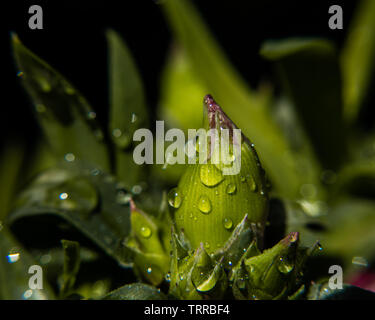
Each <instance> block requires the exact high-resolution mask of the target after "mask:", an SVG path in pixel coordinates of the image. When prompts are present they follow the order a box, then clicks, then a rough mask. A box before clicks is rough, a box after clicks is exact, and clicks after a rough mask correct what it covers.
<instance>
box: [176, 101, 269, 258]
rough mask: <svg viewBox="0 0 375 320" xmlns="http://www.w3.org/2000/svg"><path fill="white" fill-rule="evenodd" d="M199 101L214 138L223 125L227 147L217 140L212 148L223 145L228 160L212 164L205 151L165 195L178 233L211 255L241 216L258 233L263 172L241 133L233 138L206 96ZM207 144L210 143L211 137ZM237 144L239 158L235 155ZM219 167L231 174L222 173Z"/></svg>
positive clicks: (262, 215)
mask: <svg viewBox="0 0 375 320" xmlns="http://www.w3.org/2000/svg"><path fill="white" fill-rule="evenodd" d="M204 104H205V106H206V108H207V119H208V125H209V129H217V131H218V133H219V138H221V137H222V135H223V134H224V133H222V132H224V131H225V130H222V129H228V131H227V132H229V138H230V139H229V146H223V144H222V140H220V143H219V144H215V146H216V147H218V146H219V148H220V149H221V148H223V147H228V150H229V158H230V159H229V161H228V159H224V158H222V157H220V159H219V162H215V161H213V159H214V157H213V155H214V154H215V152H216V151H217V150H215V149H214V148H213V150H211V149H209V151H208V160H207V163H202V164H201V163H195V164H191V165H188V167H187V169H186V171H185V173H184V174H183V176H182V178H181V180H180V182H179V184H178V187H177V188H176V189H174V190H172V191H171V192H170V193H169V203H170V204H171V206H172V207H174V208H175V209H176V211H175V222H176V227H177V229H178V230H183V231H184V234H185V236H186V237H187V239H188V240H189V241H190V244H191V246H192V248H193V249H196V248H198V247H200V244H201V243H203V245H204V248H205V250H206V251H207V252H208V253H214V252H215V251H217V250H221V249H222V247H223V246H224V244H225V242H226V241H227V240H228V238H229V237H230V236H231V234H232V232H233V229H234V228H235V227H236V226H237V225H238V224H239V223H240V222H241V221H242V219H243V218H244V216H245V215H247V219H248V221H249V222H251V223H254V224H255V226H256V228H258V230H259V233H260V234H263V230H264V225H265V221H266V216H267V203H268V201H267V190H266V184H265V176H264V170H263V169H262V167H261V164H260V162H259V159H258V156H257V154H256V151H255V149H254V145H253V144H252V143H250V141H249V140H248V139H247V138H246V137H245V136H244V135H242V134H241V136H240V139H239V141H235V139H234V138H233V137H235V133H234V129H237V127H236V126H235V125H234V123H233V122H232V121H231V120H230V119H229V118H228V116H227V115H226V114H225V113H224V112H223V110H222V109H221V108H220V107H219V106H218V105H217V104H216V102H215V101H214V100H213V99H212V97H211V96H210V95H208V96H206V97H205V99H204ZM232 138H233V139H232ZM208 145H209V146H212V141H211V144H210V142H208ZM198 146H199V144H198ZM200 147H201V146H200ZM236 147H237V149H236ZM239 148H240V150H241V153H240V159H241V161H238V160H237V159H236V156H238V152H237V153H236V152H235V151H236V150H238V149H239ZM201 151H202V150H199V152H201ZM216 159H217V158H216ZM236 160H237V161H236ZM228 162H229V165H228ZM239 165H240V168H238V167H236V166H239ZM224 169H227V171H226V173H228V172H230V170H233V173H235V174H224ZM237 169H239V172H237V171H238V170H237ZM247 245H248V244H247Z"/></svg>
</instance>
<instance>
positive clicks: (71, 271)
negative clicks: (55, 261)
mask: <svg viewBox="0 0 375 320" xmlns="http://www.w3.org/2000/svg"><path fill="white" fill-rule="evenodd" d="M61 244H62V246H63V250H64V272H63V275H62V276H63V278H62V279H63V282H62V286H61V290H60V294H61V297H66V296H67V295H68V294H69V293H70V290H71V289H73V286H74V283H75V281H76V276H77V273H78V270H79V266H80V247H79V243H78V242H76V241H70V240H61Z"/></svg>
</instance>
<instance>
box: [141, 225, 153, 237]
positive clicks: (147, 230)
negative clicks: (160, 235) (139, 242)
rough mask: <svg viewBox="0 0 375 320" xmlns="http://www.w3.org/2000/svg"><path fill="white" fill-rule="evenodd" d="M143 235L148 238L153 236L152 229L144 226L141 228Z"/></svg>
mask: <svg viewBox="0 0 375 320" xmlns="http://www.w3.org/2000/svg"><path fill="white" fill-rule="evenodd" d="M141 235H142V237H143V238H146V239H148V238H150V237H151V235H152V231H151V229H150V228H149V227H142V228H141Z"/></svg>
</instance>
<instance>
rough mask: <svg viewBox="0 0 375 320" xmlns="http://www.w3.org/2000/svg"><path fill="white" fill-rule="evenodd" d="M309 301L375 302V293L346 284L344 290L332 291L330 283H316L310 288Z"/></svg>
mask: <svg viewBox="0 0 375 320" xmlns="http://www.w3.org/2000/svg"><path fill="white" fill-rule="evenodd" d="M307 298H308V299H309V300H348V299H350V300H375V293H374V292H371V291H368V290H364V289H362V288H359V287H356V286H352V285H349V284H344V285H343V288H342V289H330V287H329V285H328V283H316V284H313V285H312V286H311V287H310V290H309V293H308V296H307Z"/></svg>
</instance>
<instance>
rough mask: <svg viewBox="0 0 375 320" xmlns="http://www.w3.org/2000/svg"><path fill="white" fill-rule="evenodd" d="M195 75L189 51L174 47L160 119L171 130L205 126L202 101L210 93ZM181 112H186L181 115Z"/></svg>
mask: <svg viewBox="0 0 375 320" xmlns="http://www.w3.org/2000/svg"><path fill="white" fill-rule="evenodd" d="M201 82H202V80H201V79H200V78H199V77H197V75H196V74H195V73H194V70H193V66H192V63H191V61H190V60H189V57H188V56H187V54H186V52H185V50H184V49H183V48H181V47H180V46H178V45H175V46H173V48H172V50H171V52H170V53H169V58H168V59H167V64H166V65H165V67H164V70H163V75H162V79H161V85H162V87H161V97H160V101H159V110H160V111H159V114H160V119H164V120H165V122H166V124H167V125H168V126H169V127H171V128H180V129H182V130H185V132H186V133H187V130H188V129H194V128H200V127H201V126H202V123H203V117H202V114H203V106H202V97H204V96H205V95H206V94H207V92H208V90H207V88H205V86H204V85H203V84H202V83H201ZM180 110H184V111H183V112H180Z"/></svg>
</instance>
